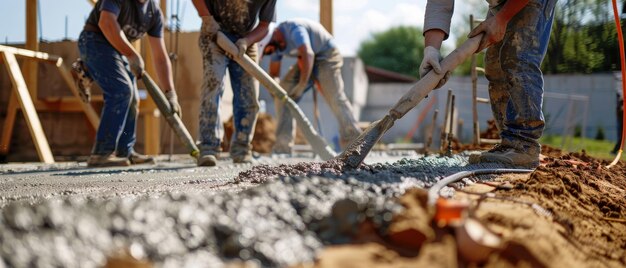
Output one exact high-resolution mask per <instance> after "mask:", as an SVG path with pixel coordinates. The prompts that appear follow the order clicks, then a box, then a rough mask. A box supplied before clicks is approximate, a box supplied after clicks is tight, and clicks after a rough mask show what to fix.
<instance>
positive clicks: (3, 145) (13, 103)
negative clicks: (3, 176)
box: [0, 91, 18, 156]
mask: <svg viewBox="0 0 626 268" xmlns="http://www.w3.org/2000/svg"><path fill="white" fill-rule="evenodd" d="M9 96H10V97H9V107H7V117H6V118H5V119H4V127H3V128H2V138H1V140H0V155H3V156H6V155H8V154H9V149H10V148H11V135H12V134H13V127H14V126H15V116H16V115H17V108H18V102H17V96H15V91H11V93H10V95H9Z"/></svg>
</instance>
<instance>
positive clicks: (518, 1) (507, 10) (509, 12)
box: [496, 0, 529, 22]
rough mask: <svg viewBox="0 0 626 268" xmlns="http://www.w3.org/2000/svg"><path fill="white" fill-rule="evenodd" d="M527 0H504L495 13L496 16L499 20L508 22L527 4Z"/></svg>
mask: <svg viewBox="0 0 626 268" xmlns="http://www.w3.org/2000/svg"><path fill="white" fill-rule="evenodd" d="M528 1H529V0H515V1H506V3H504V6H502V9H500V11H498V13H497V14H496V17H498V20H499V21H505V22H508V21H510V20H511V18H513V16H515V15H516V14H517V13H519V12H520V10H522V9H523V8H524V7H525V6H526V5H527V4H528Z"/></svg>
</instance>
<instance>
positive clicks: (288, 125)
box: [263, 19, 361, 153]
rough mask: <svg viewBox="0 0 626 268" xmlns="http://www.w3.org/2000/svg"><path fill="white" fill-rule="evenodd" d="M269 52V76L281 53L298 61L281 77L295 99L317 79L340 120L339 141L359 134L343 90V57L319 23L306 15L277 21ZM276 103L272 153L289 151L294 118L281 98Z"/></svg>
mask: <svg viewBox="0 0 626 268" xmlns="http://www.w3.org/2000/svg"><path fill="white" fill-rule="evenodd" d="M263 54H264V55H271V61H270V66H269V68H270V70H269V74H270V76H272V77H274V78H275V79H278V77H279V75H280V65H281V60H282V57H283V56H289V57H296V58H298V62H297V63H296V64H294V65H293V66H291V68H290V69H289V71H288V72H287V73H286V74H285V76H284V77H283V78H282V80H280V85H281V87H282V88H284V89H285V90H286V91H287V93H288V94H289V96H290V97H291V98H292V99H293V100H294V101H296V102H297V101H299V100H300V98H301V97H302V95H303V94H304V93H305V92H306V91H307V90H309V89H311V88H313V87H314V84H315V83H318V84H319V86H320V90H321V92H322V95H323V96H324V98H325V99H326V103H327V104H328V105H329V106H330V108H331V109H332V111H333V113H334V114H335V117H337V120H338V121H339V126H340V127H339V134H340V137H341V140H340V145H341V146H342V147H345V146H347V145H348V144H349V143H350V142H351V141H352V140H354V139H355V138H356V137H358V136H359V134H360V133H361V130H360V129H359V127H358V124H357V121H356V119H355V118H354V114H353V113H352V110H351V107H350V101H349V100H348V97H346V93H345V92H344V90H343V78H342V77H341V66H342V65H343V58H342V57H341V54H340V53H339V49H337V46H336V45H335V43H334V41H333V36H332V35H331V34H330V33H329V32H328V31H326V29H325V28H324V26H322V25H321V24H319V23H317V22H314V21H311V20H305V19H294V20H288V21H284V22H282V23H280V24H279V25H278V26H277V27H276V29H274V32H273V34H272V37H271V39H270V41H269V42H268V44H267V45H266V46H265V48H264V49H263ZM275 103H276V105H277V114H278V126H277V128H276V143H275V144H274V148H273V151H274V153H291V145H292V143H293V139H294V136H295V129H294V127H293V125H294V120H293V117H292V116H291V113H290V111H289V110H288V109H285V107H284V105H283V104H282V102H280V101H279V100H276V101H275Z"/></svg>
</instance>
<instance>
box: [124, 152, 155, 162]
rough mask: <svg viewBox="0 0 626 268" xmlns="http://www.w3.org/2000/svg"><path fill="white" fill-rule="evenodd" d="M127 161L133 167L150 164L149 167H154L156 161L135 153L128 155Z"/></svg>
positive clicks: (150, 157)
mask: <svg viewBox="0 0 626 268" xmlns="http://www.w3.org/2000/svg"><path fill="white" fill-rule="evenodd" d="M128 160H129V161H130V163H131V164H133V165H138V164H151V165H154V164H156V160H155V159H154V157H152V156H147V155H143V154H140V153H137V152H135V151H133V152H132V153H130V155H129V156H128Z"/></svg>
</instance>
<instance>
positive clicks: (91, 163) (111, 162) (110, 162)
mask: <svg viewBox="0 0 626 268" xmlns="http://www.w3.org/2000/svg"><path fill="white" fill-rule="evenodd" d="M87 166H88V167H126V166H130V161H128V158H125V157H117V156H114V155H113V154H109V155H97V154H92V155H91V156H89V160H87Z"/></svg>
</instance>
